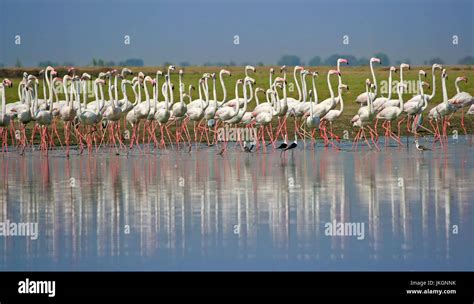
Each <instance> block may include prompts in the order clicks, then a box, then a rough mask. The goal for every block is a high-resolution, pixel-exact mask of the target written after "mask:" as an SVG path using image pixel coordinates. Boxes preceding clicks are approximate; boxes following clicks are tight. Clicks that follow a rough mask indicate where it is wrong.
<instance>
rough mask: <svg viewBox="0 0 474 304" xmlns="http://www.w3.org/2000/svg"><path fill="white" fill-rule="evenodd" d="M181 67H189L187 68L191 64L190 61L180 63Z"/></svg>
mask: <svg viewBox="0 0 474 304" xmlns="http://www.w3.org/2000/svg"><path fill="white" fill-rule="evenodd" d="M179 65H180V66H182V67H187V66H190V65H191V64H189V61H183V62H180V63H179Z"/></svg>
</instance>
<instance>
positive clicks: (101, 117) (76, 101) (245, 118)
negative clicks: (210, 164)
mask: <svg viewBox="0 0 474 304" xmlns="http://www.w3.org/2000/svg"><path fill="white" fill-rule="evenodd" d="M374 63H380V59H378V58H371V59H370V62H369V64H370V70H371V74H372V75H371V76H372V77H371V78H372V79H369V78H367V79H366V81H365V92H363V93H361V94H360V95H359V96H357V98H356V100H355V102H357V103H358V104H359V105H360V108H359V109H358V111H357V113H356V114H355V115H354V116H353V118H352V120H351V125H352V126H353V127H354V128H357V129H358V132H357V135H356V137H355V139H354V142H353V145H352V148H353V149H357V147H358V145H359V144H361V142H365V144H366V145H367V146H369V147H370V148H375V149H377V150H378V149H379V146H378V141H379V134H378V123H379V121H382V123H381V126H382V128H383V129H384V136H385V144H387V143H388V142H389V141H391V140H393V141H395V142H396V143H398V144H399V145H401V141H400V128H401V127H402V124H403V123H404V122H405V121H406V128H407V130H408V131H409V132H410V133H413V134H414V135H415V142H416V147H417V149H418V150H420V151H423V150H425V149H427V148H425V147H423V146H421V145H419V144H418V141H417V140H416V136H417V130H419V129H420V128H422V129H425V130H426V131H428V132H430V133H432V134H433V136H434V143H440V144H441V145H445V144H446V143H447V134H446V129H447V126H448V125H449V119H450V118H451V116H452V115H453V114H454V113H455V112H456V111H458V110H461V111H462V120H461V124H462V127H463V128H464V112H465V109H468V111H467V113H468V114H474V105H473V104H474V98H473V97H472V96H471V95H470V94H469V93H466V92H462V91H461V90H460V88H459V85H458V83H459V82H461V81H465V82H467V79H466V78H465V77H457V78H456V79H455V85H456V89H457V93H456V94H455V95H454V96H453V97H451V98H448V93H447V91H446V80H447V76H448V75H447V73H446V70H445V69H444V68H443V67H442V66H441V65H440V64H433V66H432V70H431V73H432V84H431V86H432V88H431V95H428V94H425V88H427V89H430V84H429V83H427V82H426V81H425V80H424V79H425V77H426V75H427V73H426V72H425V71H423V70H420V71H419V73H418V75H419V79H418V82H417V83H418V89H419V92H420V94H417V95H414V96H413V97H412V98H411V99H410V100H407V101H404V100H403V98H402V95H403V90H406V89H407V84H406V82H405V81H404V79H403V70H404V69H409V68H410V66H409V65H408V64H404V63H402V64H401V65H400V67H399V70H400V71H399V72H400V73H399V75H400V81H399V83H398V85H397V86H396V94H397V97H395V98H394V97H392V95H394V94H392V74H393V73H394V72H396V71H397V68H396V67H394V66H392V67H391V68H390V69H389V75H388V82H389V86H388V88H389V92H388V96H386V97H382V96H380V95H379V92H378V85H377V80H376V77H375V73H374ZM341 64H347V60H346V59H343V58H340V59H338V60H337V68H336V69H332V70H329V72H328V73H327V76H326V78H327V86H328V88H329V92H330V96H329V97H328V98H326V99H324V100H319V98H318V93H317V90H316V85H315V82H316V81H317V80H316V79H317V78H318V73H317V72H310V71H308V70H307V69H305V68H304V67H301V66H295V67H294V70H293V77H294V79H293V80H294V83H295V84H296V87H297V90H298V99H296V98H291V97H288V96H287V85H288V81H287V68H286V66H283V67H281V69H280V75H279V76H275V71H274V69H270V72H269V83H268V85H269V88H268V89H266V90H264V89H262V88H259V87H257V88H254V86H255V80H254V79H253V78H252V77H251V76H250V75H251V74H252V71H253V72H255V68H254V67H252V66H246V67H245V77H244V78H243V79H238V80H237V81H236V83H235V98H234V99H228V98H227V93H226V88H225V85H224V77H228V76H230V72H229V71H227V70H224V69H222V70H220V72H219V75H218V77H217V75H216V74H215V73H204V74H203V75H202V77H201V78H200V79H199V82H198V84H197V87H198V90H199V98H198V99H194V100H192V97H191V91H192V90H193V89H194V87H193V86H192V85H190V86H189V88H188V90H187V89H186V87H185V85H184V83H183V74H184V73H183V71H182V70H179V71H176V68H175V66H173V65H171V66H169V67H168V68H167V70H166V71H165V72H162V71H157V73H156V75H155V78H153V77H152V76H145V75H144V74H143V73H142V72H140V73H138V74H137V75H136V76H135V75H133V72H132V71H131V70H130V69H127V68H124V69H123V70H122V71H120V72H119V71H117V70H111V71H109V72H106V73H100V74H99V75H98V77H97V78H96V79H95V80H93V82H92V83H93V85H92V87H93V93H94V95H95V100H94V101H92V102H88V97H87V96H88V94H89V93H90V92H88V85H87V83H88V82H90V81H92V77H91V76H90V75H89V74H87V73H84V74H82V75H80V76H79V75H76V71H75V69H74V68H70V69H69V70H68V72H67V74H66V75H64V76H63V77H62V78H60V77H58V74H57V72H56V71H55V69H54V68H53V67H51V66H48V67H47V68H46V69H44V70H43V71H41V72H40V73H39V75H29V74H28V73H26V72H25V73H23V79H22V80H21V82H20V84H19V86H18V97H19V100H18V101H15V102H9V103H6V94H5V90H6V88H10V87H12V82H11V81H10V80H8V79H4V80H3V82H2V83H1V84H0V93H1V94H2V110H1V114H0V139H1V141H2V152H8V147H9V143H8V140H9V139H10V142H11V144H12V145H13V146H16V148H17V149H18V151H20V154H21V155H23V154H24V151H25V149H26V148H31V149H35V147H37V148H39V149H40V150H43V151H45V152H46V153H47V151H48V150H50V149H52V148H53V147H54V146H55V145H56V144H57V143H58V142H59V144H60V145H61V146H63V144H64V145H65V147H66V148H65V151H66V155H67V156H69V153H70V144H71V138H72V137H74V139H75V142H76V143H77V144H78V147H79V149H80V153H82V152H83V150H84V149H85V148H87V149H88V151H89V153H91V152H92V151H93V149H95V150H96V151H97V150H98V149H99V148H100V147H101V146H102V145H103V146H108V147H110V148H111V149H114V150H115V152H116V153H117V154H118V153H119V151H120V150H125V151H129V150H130V149H133V148H135V147H136V148H137V149H140V150H141V149H142V148H141V146H143V145H144V144H146V143H148V145H151V144H152V145H154V146H155V147H161V148H164V149H165V148H166V145H167V144H169V145H173V144H175V145H177V147H178V148H179V147H180V145H181V144H182V145H183V146H184V147H188V149H189V151H190V150H191V147H192V143H200V142H204V141H205V142H207V144H208V145H216V144H217V145H220V148H221V150H220V152H219V154H221V155H222V153H224V152H225V151H226V150H227V144H228V139H224V140H222V139H221V140H218V136H217V134H218V132H219V130H220V129H222V128H229V127H232V128H239V129H242V130H253V132H254V133H253V134H254V135H255V136H253V140H252V141H251V142H249V143H247V140H245V139H244V138H243V136H242V134H241V133H239V132H238V135H237V138H236V139H235V141H236V146H237V145H238V144H240V148H241V149H242V150H243V151H246V152H252V150H253V149H254V148H255V150H257V149H264V150H266V147H267V146H268V145H272V147H273V149H280V150H282V151H286V150H289V149H293V148H295V147H296V146H297V139H298V138H303V139H307V138H309V139H311V143H312V146H313V147H314V143H315V138H316V136H319V137H320V138H321V139H322V140H323V141H324V144H325V146H329V145H332V146H333V147H335V148H338V145H337V142H339V141H340V138H339V136H337V135H336V134H334V133H333V124H334V123H336V121H337V119H338V118H339V117H341V114H342V112H343V111H344V100H343V95H344V92H345V91H346V90H348V86H347V85H346V84H344V82H343V73H341V69H340V67H341ZM437 70H439V72H440V76H441V85H442V92H443V96H442V98H443V101H442V103H440V104H439V105H437V106H435V107H433V108H432V109H431V110H430V111H429V113H428V118H429V124H430V125H429V127H425V126H423V124H422V119H421V118H422V114H423V112H424V111H425V109H426V108H427V106H428V103H429V102H430V101H431V100H433V98H434V96H435V91H436V89H435V85H436V74H437ZM176 72H177V73H178V75H179V83H178V84H177V86H178V94H177V95H178V96H177V98H176V100H175V96H174V92H175V85H174V84H173V83H172V82H171V77H170V75H171V73H176ZM307 76H310V77H311V78H312V88H310V90H307V84H306V77H307ZM132 77H133V78H132ZM130 78H132V79H130ZM217 78H219V81H220V85H221V89H222V92H223V98H222V100H218V99H217V96H216V90H217V84H216V81H217ZM40 80H41V81H42V98H40V95H41V92H40V89H39V84H40ZM107 80H108V81H107ZM107 82H108V84H107ZM58 85H59V87H62V90H63V92H64V93H65V94H64V96H65V100H59V98H58V92H57V91H58V89H57V88H58ZM333 85H336V87H337V90H336V92H334V90H333ZM105 87H106V90H107V92H106V93H107V94H104V88H105ZM210 87H211V88H210ZM149 88H151V89H152V96H150V92H149ZM119 89H120V91H121V94H120V93H119ZM130 89H131V90H132V91H133V96H134V99H133V100H129V99H128V97H127V90H130ZM210 89H212V91H211V90H210ZM211 93H212V96H211ZM240 93H241V94H240ZM259 94H262V96H261V97H260V98H259V96H258V95H259ZM105 95H106V96H107V97H106V96H105ZM120 96H122V97H121V98H120ZM263 96H265V101H263ZM253 99H255V104H256V105H255V107H254V108H253V109H248V105H249V103H250V102H251V101H252V100H253ZM288 120H290V123H292V124H294V127H293V128H291V129H292V130H294V133H293V134H290V138H293V136H294V141H293V142H292V143H288V128H287V122H288ZM121 121H123V123H122V122H121ZM395 121H396V123H397V126H396V131H392V125H391V124H392V122H395ZM190 122H192V124H191V126H192V127H190V124H189V123H190ZM29 124H31V125H33V128H32V131H31V134H28V135H27V133H26V128H27V126H28V125H29ZM58 124H62V125H63V128H62V131H63V132H64V134H63V135H62V136H61V135H60V134H59V133H60V131H61V128H59V129H58ZM122 126H123V128H124V130H121V128H122ZM128 126H130V127H131V129H130V130H127V127H128ZM171 127H174V130H171ZM191 130H192V131H193V133H191ZM464 131H465V132H466V130H465V128H464ZM395 132H397V133H395ZM35 136H36V137H39V138H40V139H39V141H38V139H37V138H36V137H35ZM192 137H194V140H193V139H192ZM265 140H267V142H265ZM278 141H282V142H281V143H280V145H278V146H277V142H278ZM38 142H39V146H37V143H38ZM35 143H36V144H35ZM247 144H249V146H248V145H247Z"/></svg>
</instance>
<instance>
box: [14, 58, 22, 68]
mask: <svg viewBox="0 0 474 304" xmlns="http://www.w3.org/2000/svg"><path fill="white" fill-rule="evenodd" d="M15 67H17V68H21V67H22V64H21V61H20V59H19V58H17V59H16V62H15Z"/></svg>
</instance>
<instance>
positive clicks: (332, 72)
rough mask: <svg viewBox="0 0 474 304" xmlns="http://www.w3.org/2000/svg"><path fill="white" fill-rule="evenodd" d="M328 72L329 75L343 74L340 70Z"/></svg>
mask: <svg viewBox="0 0 474 304" xmlns="http://www.w3.org/2000/svg"><path fill="white" fill-rule="evenodd" d="M328 74H329V75H333V74H337V75H338V76H341V72H339V71H338V70H329V72H328Z"/></svg>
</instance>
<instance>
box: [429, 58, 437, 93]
mask: <svg viewBox="0 0 474 304" xmlns="http://www.w3.org/2000/svg"><path fill="white" fill-rule="evenodd" d="M431 74H432V76H431V77H432V79H433V89H432V90H431V95H430V98H429V100H433V98H434V97H435V94H436V76H435V67H434V66H433V67H432V68H431Z"/></svg>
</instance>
